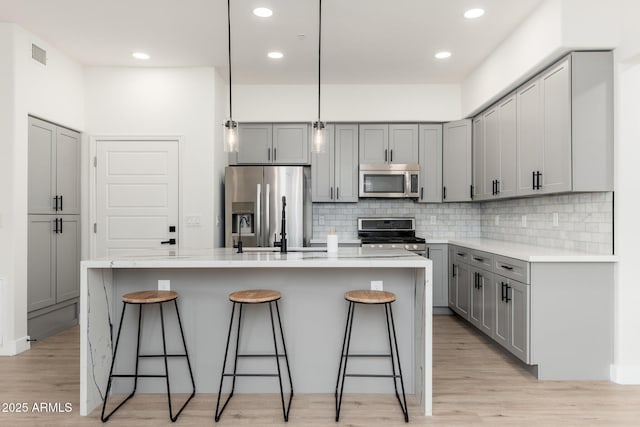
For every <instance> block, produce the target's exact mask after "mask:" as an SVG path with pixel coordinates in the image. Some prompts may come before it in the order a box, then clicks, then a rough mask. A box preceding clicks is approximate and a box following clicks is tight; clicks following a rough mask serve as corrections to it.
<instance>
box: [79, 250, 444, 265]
mask: <svg viewBox="0 0 640 427" xmlns="http://www.w3.org/2000/svg"><path fill="white" fill-rule="evenodd" d="M430 263H431V261H430V260H428V259H426V258H424V257H421V256H419V255H416V254H413V253H411V252H407V251H401V252H400V251H397V250H396V251H393V250H391V251H385V250H379V249H374V250H371V249H366V248H339V249H338V252H334V253H327V252H326V251H323V250H317V249H316V250H313V248H290V252H288V253H286V254H283V253H280V252H274V251H273V250H272V249H269V248H247V250H245V252H244V253H241V254H238V253H236V250H235V249H230V248H214V249H179V248H174V249H152V250H138V251H132V252H129V253H126V254H121V255H112V256H109V257H105V258H97V259H91V260H85V261H82V267H84V268H343V267H345V268H348V267H361V268H377V267H387V268H425V267H427V266H428V265H430Z"/></svg>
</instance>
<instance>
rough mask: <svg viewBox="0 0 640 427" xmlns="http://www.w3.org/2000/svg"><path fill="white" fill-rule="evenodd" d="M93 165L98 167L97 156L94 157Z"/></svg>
mask: <svg viewBox="0 0 640 427" xmlns="http://www.w3.org/2000/svg"><path fill="white" fill-rule="evenodd" d="M93 167H94V168H97V167H98V157H97V156H96V157H94V158H93Z"/></svg>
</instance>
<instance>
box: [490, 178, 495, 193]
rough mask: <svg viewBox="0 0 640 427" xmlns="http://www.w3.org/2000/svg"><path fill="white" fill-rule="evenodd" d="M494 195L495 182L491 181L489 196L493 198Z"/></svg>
mask: <svg viewBox="0 0 640 427" xmlns="http://www.w3.org/2000/svg"><path fill="white" fill-rule="evenodd" d="M495 194H496V180H495V179H494V180H493V181H491V195H493V196H495Z"/></svg>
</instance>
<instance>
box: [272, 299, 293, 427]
mask: <svg viewBox="0 0 640 427" xmlns="http://www.w3.org/2000/svg"><path fill="white" fill-rule="evenodd" d="M274 303H275V305H276V314H277V316H278V327H279V328H280V339H281V340H282V351H283V353H284V362H285V365H286V366H287V375H288V376H289V390H290V395H289V403H288V404H287V410H286V412H285V416H284V420H285V421H288V420H289V412H290V411H291V402H292V401H293V379H292V378H291V368H290V367H289V357H288V356H287V345H286V344H285V342H284V331H283V330H282V320H281V319H280V309H279V308H278V300H276V301H274ZM269 309H271V305H269ZM271 318H272V319H273V313H271ZM272 321H273V320H272ZM274 340H275V336H274ZM276 357H277V358H278V361H279V360H280V357H279V356H278V348H277V347H276ZM278 363H279V362H278ZM283 399H284V397H283ZM282 409H283V411H284V401H283V407H282Z"/></svg>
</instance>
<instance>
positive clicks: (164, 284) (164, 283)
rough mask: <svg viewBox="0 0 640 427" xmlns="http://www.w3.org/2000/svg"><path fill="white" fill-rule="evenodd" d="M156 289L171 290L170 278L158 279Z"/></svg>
mask: <svg viewBox="0 0 640 427" xmlns="http://www.w3.org/2000/svg"><path fill="white" fill-rule="evenodd" d="M158 290H159V291H170V290H171V280H158Z"/></svg>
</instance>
